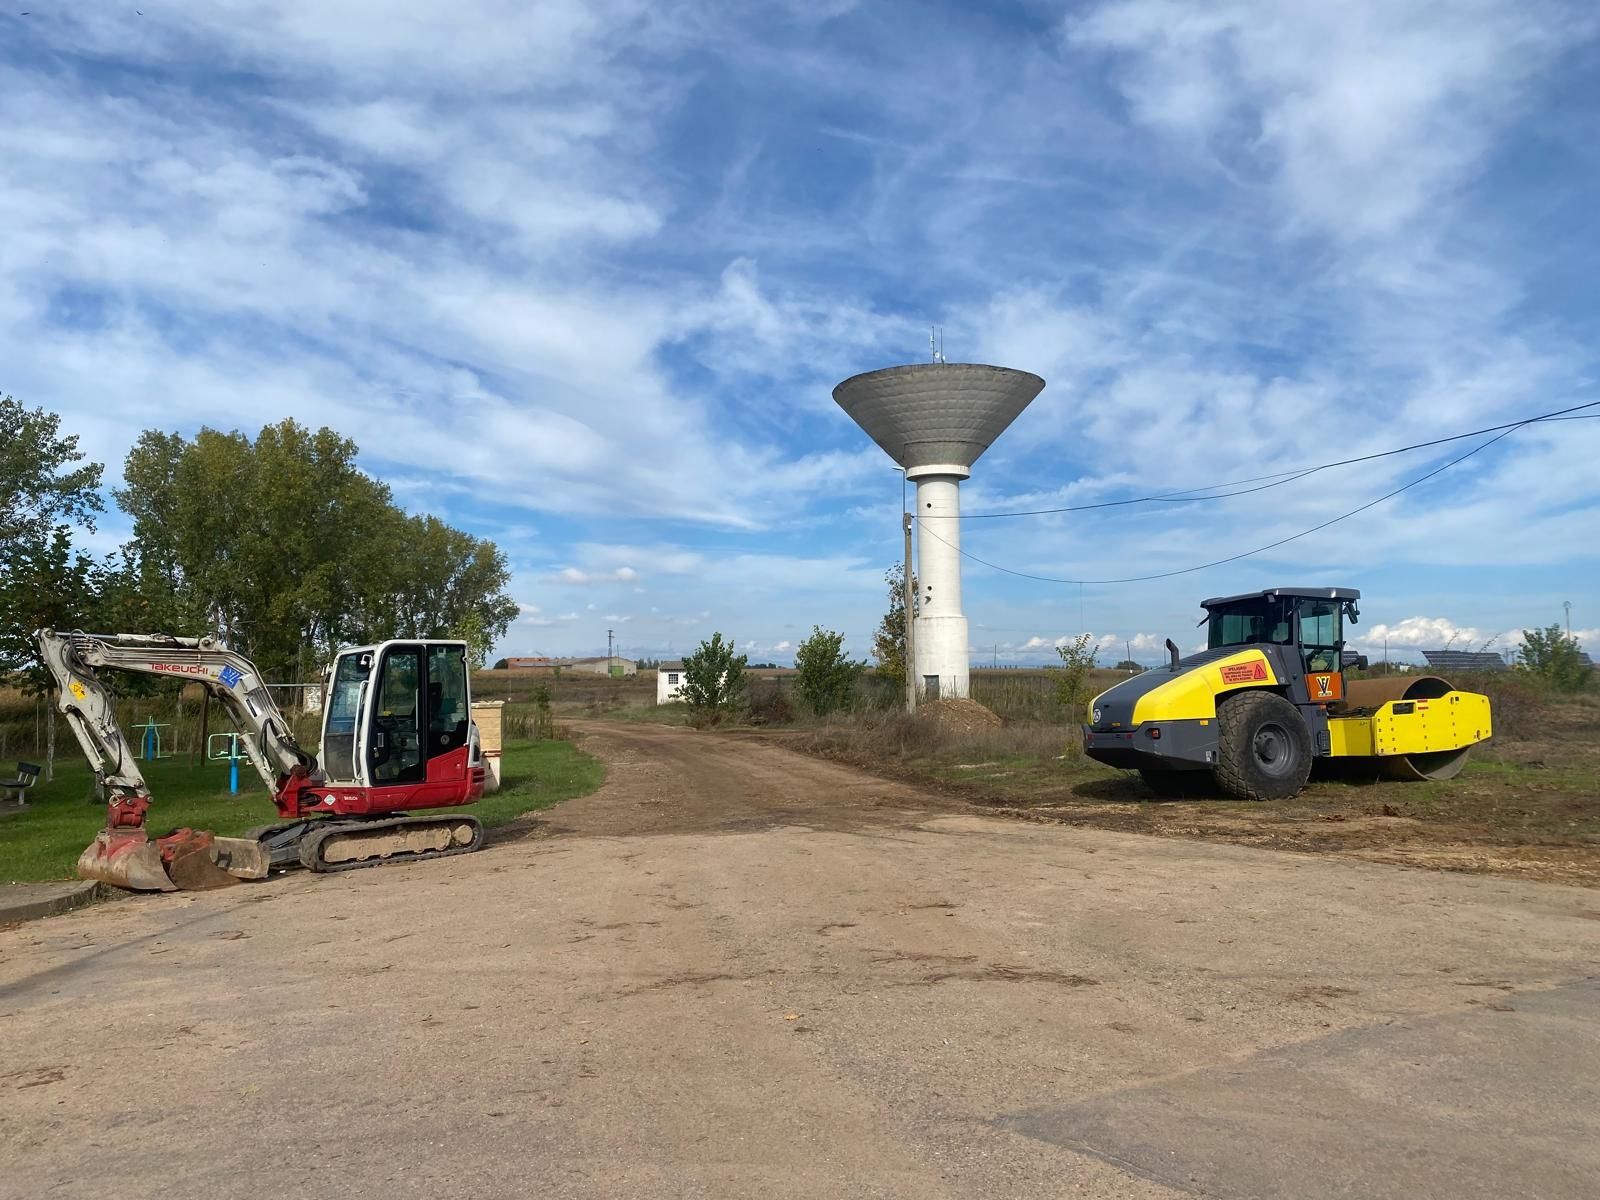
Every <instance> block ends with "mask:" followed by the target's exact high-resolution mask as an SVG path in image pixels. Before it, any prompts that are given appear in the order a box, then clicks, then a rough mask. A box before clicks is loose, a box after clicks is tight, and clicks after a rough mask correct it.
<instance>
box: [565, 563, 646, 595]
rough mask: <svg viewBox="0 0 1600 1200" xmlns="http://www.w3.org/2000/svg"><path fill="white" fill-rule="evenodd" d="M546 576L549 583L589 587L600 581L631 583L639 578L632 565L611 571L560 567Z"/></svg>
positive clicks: (637, 589) (636, 589)
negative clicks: (552, 573)
mask: <svg viewBox="0 0 1600 1200" xmlns="http://www.w3.org/2000/svg"><path fill="white" fill-rule="evenodd" d="M546 578H547V580H548V581H549V582H550V583H560V584H564V585H566V586H568V587H590V586H593V585H594V584H600V583H632V582H633V581H634V580H636V579H638V578H639V572H637V571H635V570H634V569H633V568H632V567H617V568H616V569H615V570H612V571H585V570H582V569H580V568H578V567H562V568H561V570H559V571H557V572H556V573H555V574H554V575H550V576H547V577H546ZM634 590H635V591H639V590H641V589H639V588H635V589H634Z"/></svg>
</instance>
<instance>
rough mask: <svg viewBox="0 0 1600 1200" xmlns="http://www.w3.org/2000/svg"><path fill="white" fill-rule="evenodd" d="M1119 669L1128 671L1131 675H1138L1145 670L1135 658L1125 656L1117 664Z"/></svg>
mask: <svg viewBox="0 0 1600 1200" xmlns="http://www.w3.org/2000/svg"><path fill="white" fill-rule="evenodd" d="M1117 670H1119V671H1126V672H1127V673H1128V674H1129V675H1138V674H1140V673H1141V672H1143V670H1144V668H1143V667H1141V666H1140V665H1139V664H1138V663H1136V662H1134V661H1133V659H1131V658H1125V659H1123V660H1122V661H1121V662H1119V663H1118V664H1117Z"/></svg>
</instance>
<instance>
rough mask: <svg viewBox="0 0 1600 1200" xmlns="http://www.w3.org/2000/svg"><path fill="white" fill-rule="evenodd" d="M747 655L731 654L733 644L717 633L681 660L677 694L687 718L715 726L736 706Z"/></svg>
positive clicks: (741, 686)
mask: <svg viewBox="0 0 1600 1200" xmlns="http://www.w3.org/2000/svg"><path fill="white" fill-rule="evenodd" d="M745 663H746V656H745V655H743V654H734V652H733V643H732V642H731V641H723V639H722V635H721V634H720V633H714V634H712V635H711V640H710V641H709V642H701V643H700V645H699V646H698V647H697V648H696V649H695V652H694V653H693V654H690V655H688V656H687V657H685V658H684V660H683V688H682V690H681V691H680V692H679V693H678V694H679V696H680V697H681V698H682V700H683V702H684V703H685V704H686V705H688V706H689V713H690V719H691V720H693V721H695V722H696V723H697V724H710V725H714V724H716V723H717V722H718V721H720V720H722V718H723V717H725V716H727V715H728V714H730V713H731V712H733V710H734V709H735V708H737V707H738V704H739V697H740V696H742V695H743V694H744V684H745V679H744V668H745Z"/></svg>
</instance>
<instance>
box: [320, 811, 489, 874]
mask: <svg viewBox="0 0 1600 1200" xmlns="http://www.w3.org/2000/svg"><path fill="white" fill-rule="evenodd" d="M482 846H483V822H482V821H479V820H478V819H477V818H476V817H469V816H466V815H464V814H454V815H449V816H438V817H390V818H380V819H378V820H372V821H340V820H331V819H326V818H325V819H323V820H320V821H317V822H315V823H314V825H313V827H312V829H311V830H310V831H308V832H307V833H306V834H305V836H304V837H302V838H300V839H299V855H298V857H299V861H300V865H301V866H302V867H304V868H305V869H306V870H308V871H320V872H333V871H355V870H359V869H360V868H362V867H378V866H385V865H387V864H389V863H401V862H421V861H423V860H424V859H429V858H448V857H450V856H451V855H453V854H471V853H472V852H473V851H475V850H478V849H480V848H482Z"/></svg>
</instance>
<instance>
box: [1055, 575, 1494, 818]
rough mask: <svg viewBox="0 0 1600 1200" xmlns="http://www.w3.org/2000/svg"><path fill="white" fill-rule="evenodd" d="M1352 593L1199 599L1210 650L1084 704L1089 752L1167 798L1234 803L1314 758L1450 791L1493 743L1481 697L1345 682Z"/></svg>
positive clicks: (1267, 790) (1436, 686)
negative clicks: (1211, 794)
mask: <svg viewBox="0 0 1600 1200" xmlns="http://www.w3.org/2000/svg"><path fill="white" fill-rule="evenodd" d="M1360 598H1361V593H1360V592H1358V591H1357V590H1355V589H1354V588H1274V589H1271V590H1269V591H1264V592H1252V593H1249V594H1246V595H1242V596H1223V597H1218V598H1215V599H1211V600H1207V601H1205V602H1204V604H1203V605H1202V607H1203V608H1204V609H1205V612H1206V615H1205V619H1204V620H1203V621H1202V622H1201V624H1203V625H1204V626H1205V627H1206V629H1207V637H1206V648H1205V649H1204V650H1202V651H1200V652H1199V653H1197V654H1193V655H1190V656H1189V657H1188V658H1180V657H1179V655H1178V649H1177V647H1176V646H1175V645H1173V643H1172V642H1171V641H1168V642H1167V649H1168V651H1169V653H1170V654H1171V662H1170V663H1168V664H1167V665H1166V666H1163V667H1160V668H1158V669H1156V670H1153V671H1146V672H1144V673H1143V674H1141V675H1135V676H1133V677H1132V678H1130V679H1127V680H1124V681H1123V682H1121V683H1119V684H1117V685H1116V686H1115V687H1113V688H1111V689H1110V690H1109V691H1106V692H1102V693H1101V694H1100V695H1099V696H1096V697H1095V698H1094V700H1093V701H1092V702H1091V703H1090V706H1089V712H1088V714H1087V715H1088V718H1089V721H1088V724H1087V725H1085V726H1084V730H1083V735H1084V751H1085V753H1087V754H1088V755H1089V757H1091V758H1094V759H1096V760H1098V761H1100V762H1103V763H1105V764H1107V765H1108V766H1113V767H1122V768H1127V769H1130V770H1137V771H1138V772H1139V773H1140V775H1141V776H1143V778H1144V780H1145V782H1146V783H1147V784H1149V785H1150V786H1151V787H1152V788H1153V789H1154V790H1155V791H1157V792H1159V793H1161V794H1162V795H1184V794H1188V793H1197V792H1201V791H1203V790H1205V789H1206V787H1207V786H1208V785H1210V784H1212V783H1213V781H1214V783H1215V785H1216V786H1217V787H1220V788H1221V790H1222V791H1223V792H1225V793H1226V794H1228V795H1231V796H1235V797H1237V798H1239V799H1241V800H1275V799H1282V798H1285V797H1288V796H1293V795H1295V794H1296V793H1297V792H1299V791H1300V789H1301V788H1303V787H1304V786H1305V783H1306V780H1307V778H1308V777H1309V776H1310V773H1311V767H1312V764H1313V762H1314V761H1315V760H1316V759H1319V758H1322V759H1343V760H1351V759H1369V760H1372V762H1373V765H1374V768H1375V769H1376V770H1377V771H1380V772H1382V773H1384V774H1387V775H1390V776H1393V777H1397V778H1409V779H1448V778H1450V777H1452V776H1454V775H1455V774H1457V773H1458V772H1459V771H1460V770H1461V767H1462V765H1463V763H1464V762H1465V759H1466V755H1467V751H1468V749H1469V748H1470V747H1471V746H1473V745H1474V744H1476V743H1477V742H1480V741H1483V740H1484V739H1486V738H1487V737H1489V736H1490V733H1491V728H1490V716H1489V700H1488V697H1486V696H1482V695H1479V694H1477V693H1475V692H1460V691H1456V690H1455V689H1454V688H1452V687H1451V686H1450V685H1449V684H1448V683H1446V682H1445V681H1444V680H1442V679H1439V678H1437V677H1435V676H1431V675H1407V676H1397V677H1390V678H1384V679H1372V680H1351V681H1348V682H1347V681H1346V679H1345V674H1344V665H1343V664H1344V624H1345V622H1346V621H1349V622H1350V623H1352V624H1354V623H1355V621H1356V619H1357V617H1358V615H1359V613H1358V609H1357V601H1358V600H1360Z"/></svg>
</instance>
